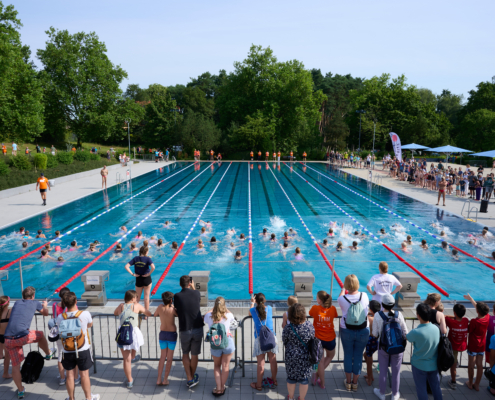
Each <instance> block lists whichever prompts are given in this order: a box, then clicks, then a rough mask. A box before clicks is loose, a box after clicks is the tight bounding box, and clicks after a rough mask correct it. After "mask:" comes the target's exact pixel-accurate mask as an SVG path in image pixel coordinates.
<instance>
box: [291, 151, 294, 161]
mask: <svg viewBox="0 0 495 400" xmlns="http://www.w3.org/2000/svg"><path fill="white" fill-rule="evenodd" d="M290 160H291V161H293V160H294V152H293V151H292V150H291V151H290Z"/></svg>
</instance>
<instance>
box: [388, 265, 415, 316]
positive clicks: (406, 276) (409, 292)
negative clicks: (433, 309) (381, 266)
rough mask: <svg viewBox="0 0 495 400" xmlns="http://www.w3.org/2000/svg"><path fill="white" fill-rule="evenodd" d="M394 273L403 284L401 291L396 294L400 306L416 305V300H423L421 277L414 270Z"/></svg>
mask: <svg viewBox="0 0 495 400" xmlns="http://www.w3.org/2000/svg"><path fill="white" fill-rule="evenodd" d="M392 275H394V276H395V277H396V278H397V279H398V280H399V282H400V283H401V285H402V289H401V290H400V292H398V293H396V294H395V304H397V305H398V306H399V307H402V308H404V307H414V303H416V301H421V298H420V297H419V294H418V293H417V292H418V285H419V282H421V278H420V277H419V276H418V275H416V274H415V273H414V272H394V273H393V274H392Z"/></svg>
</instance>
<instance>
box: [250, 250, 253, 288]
mask: <svg viewBox="0 0 495 400" xmlns="http://www.w3.org/2000/svg"><path fill="white" fill-rule="evenodd" d="M249 294H253V244H252V243H251V242H250V243H249Z"/></svg>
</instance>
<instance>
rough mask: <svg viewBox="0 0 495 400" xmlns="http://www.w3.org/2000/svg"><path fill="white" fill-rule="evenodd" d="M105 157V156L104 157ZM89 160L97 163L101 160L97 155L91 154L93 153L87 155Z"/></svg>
mask: <svg viewBox="0 0 495 400" xmlns="http://www.w3.org/2000/svg"><path fill="white" fill-rule="evenodd" d="M105 156H106V155H105ZM89 159H90V160H93V161H98V160H101V157H100V155H99V154H93V153H90V154H89Z"/></svg>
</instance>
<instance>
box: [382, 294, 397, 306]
mask: <svg viewBox="0 0 495 400" xmlns="http://www.w3.org/2000/svg"><path fill="white" fill-rule="evenodd" d="M382 304H383V305H386V306H393V305H395V299H394V297H393V296H392V295H391V294H388V293H387V294H386V295H384V296H382Z"/></svg>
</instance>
